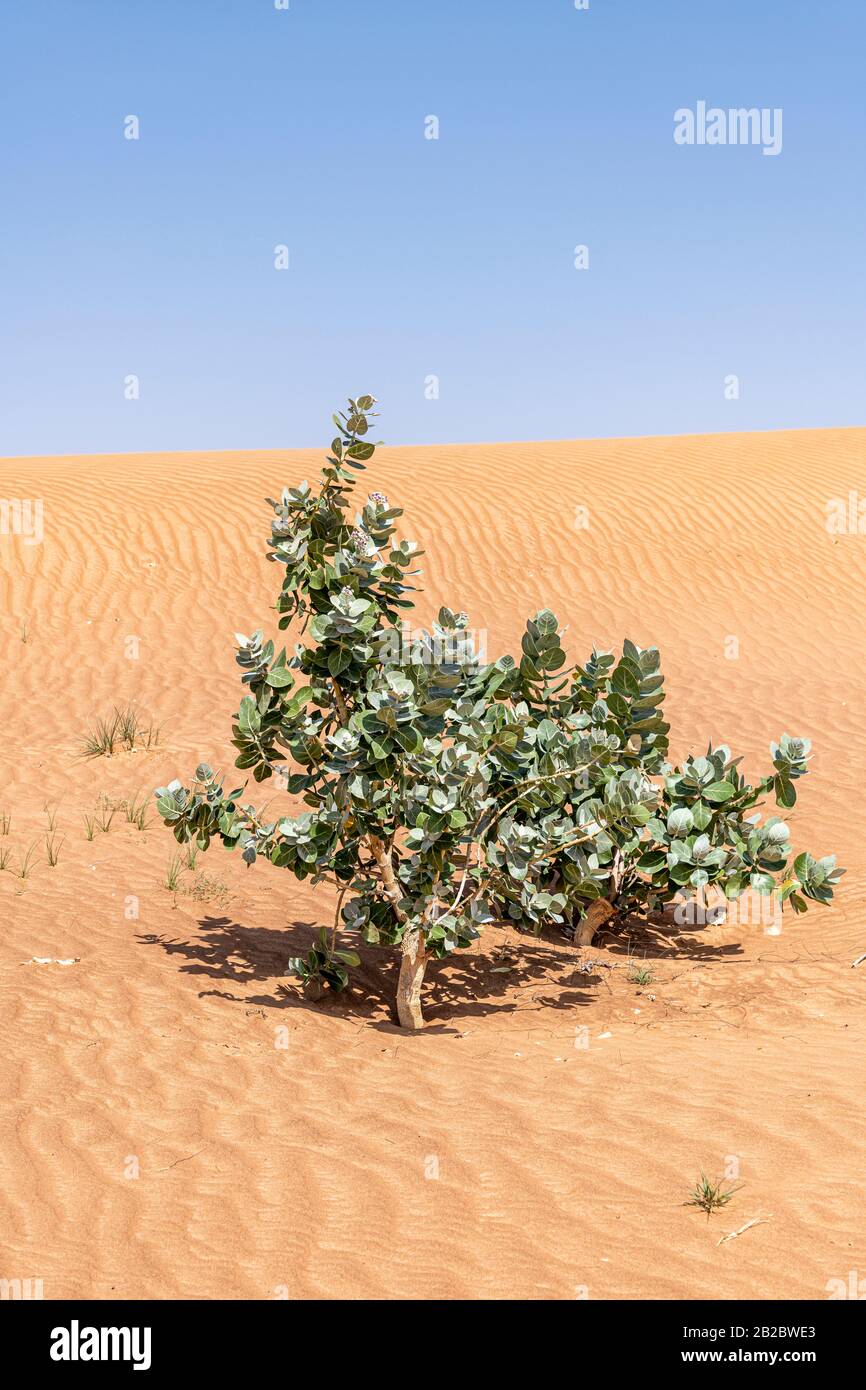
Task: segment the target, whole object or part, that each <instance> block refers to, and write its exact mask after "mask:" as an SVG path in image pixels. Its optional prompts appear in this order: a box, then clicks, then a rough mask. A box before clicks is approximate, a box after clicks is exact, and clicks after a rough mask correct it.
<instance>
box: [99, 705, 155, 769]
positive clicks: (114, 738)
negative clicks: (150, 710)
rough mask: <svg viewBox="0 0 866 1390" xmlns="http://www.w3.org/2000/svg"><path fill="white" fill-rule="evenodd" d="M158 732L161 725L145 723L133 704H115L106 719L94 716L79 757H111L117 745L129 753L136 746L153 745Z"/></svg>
mask: <svg viewBox="0 0 866 1390" xmlns="http://www.w3.org/2000/svg"><path fill="white" fill-rule="evenodd" d="M161 733H162V726H161V725H160V724H154V722H153V720H152V719H151V720H148V721H147V722H145V720H144V718H143V717H142V715H141V714H139V712H138V710H137V709H136V708H135V705H133V704H132V703H129V704H127V705H124V706H123V708H120V707H118V706H117V705H115V707H114V710H113V712H112V714H110V715H109V716H108V718H107V719H97V720H96V721H95V723H94V725H93V727H92V728H91V729H89V730H88V731H87V733H86V735H85V737H84V739H83V741H82V749H81V756H82V757H84V758H110V757H111V756H112V755H113V753H114V752H115V749H117V748H124V749H126V751H127V752H128V753H131V752H133V751H134V750H135V749H136V748H144V749H149V748H155V747H156V746H157V744H158V743H159V740H160V734H161Z"/></svg>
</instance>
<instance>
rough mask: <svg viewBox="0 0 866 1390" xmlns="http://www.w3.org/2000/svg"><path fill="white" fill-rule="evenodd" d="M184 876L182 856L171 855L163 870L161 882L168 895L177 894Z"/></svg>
mask: <svg viewBox="0 0 866 1390" xmlns="http://www.w3.org/2000/svg"><path fill="white" fill-rule="evenodd" d="M183 874H184V862H183V855H181V854H173V855H172V856H171V858H170V859H169V861H168V864H167V865H166V869H165V878H164V880H163V882H164V883H165V886H166V888H167V889H168V890H169V892H170V893H177V892H178V891H179V889H180V881H181V878H182V877H183Z"/></svg>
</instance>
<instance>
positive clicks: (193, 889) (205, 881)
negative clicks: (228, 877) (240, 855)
mask: <svg viewBox="0 0 866 1390" xmlns="http://www.w3.org/2000/svg"><path fill="white" fill-rule="evenodd" d="M185 892H186V894H187V896H188V897H190V898H193V899H194V900H195V902H197V903H211V902H220V903H224V902H225V901H226V900H227V898H228V896H229V889H228V884H227V883H226V881H225V879H222V878H218V877H217V875H216V874H206V873H204V872H202V873H198V874H196V876H195V881H194V883H192V884H190V886H189V887H188V888H187V889H186V890H185Z"/></svg>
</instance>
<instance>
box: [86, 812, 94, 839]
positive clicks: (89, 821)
mask: <svg viewBox="0 0 866 1390" xmlns="http://www.w3.org/2000/svg"><path fill="white" fill-rule="evenodd" d="M95 834H96V817H95V816H85V817H84V836H85V839H87V840H92V839H93V837H94V835H95Z"/></svg>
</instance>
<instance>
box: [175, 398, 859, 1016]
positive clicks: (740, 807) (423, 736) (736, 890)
mask: <svg viewBox="0 0 866 1390" xmlns="http://www.w3.org/2000/svg"><path fill="white" fill-rule="evenodd" d="M373 405H374V398H373V397H372V396H361V397H359V398H358V399H357V400H350V401H349V405H348V411H347V412H341V413H340V414H339V415H335V416H334V420H335V423H336V426H337V434H336V437H335V438H334V440H333V443H332V445H331V452H330V455H329V456H328V458H327V460H326V462H325V465H324V467H323V469H322V472H321V476H320V480H319V483H318V485H317V486H316V487H311V486H310V485H309V484H308V483H307V482H303V483H301V484H300V485H299V486H298V487H293V488H286V489H285V490H284V491H283V493H282V495H281V496H280V498H279V499H277V500H274V499H268V500H269V504H270V506H271V507H272V509H273V512H274V520H273V522H272V526H271V538H270V546H269V552H268V559H269V560H271V561H272V562H273V563H274V564H275V565H276V566H277V567H278V568H279V569H281V570H282V584H281V589H280V594H279V597H278V600H277V612H278V613H279V627H280V628H281V629H285V628H287V627H289V626H290V625H294V628H295V632H296V636H297V641H296V644H295V646H294V647H293V649H292V652H291V655H289V654H287V652H286V650H285V649H281V650H280V651H276V649H275V644H274V642H273V640H270V639H269V640H265V637H264V635H263V633H262V632H256V633H254V634H253V635H252V636H250V637H247V636H246V635H243V634H238V635H237V656H236V660H237V664H238V666H239V667H240V669H241V672H242V676H241V680H242V683H243V685H244V686H245V687H246V693H245V694H244V697H243V699H242V700H241V702H240V707H239V709H238V711H237V714H236V716H235V723H234V728H233V742H234V745H235V747H236V748H237V750H238V756H237V759H236V765H237V767H238V768H240V769H241V770H242V771H243V772H245V773H247V774H249V775H251V776H252V778H253V780H254V781H256V782H263V781H265V780H266V779H268V778H270V777H271V776H272V775H273V774H274V772H275V771H276V770H278V769H280V770H281V771H282V770H284V769H283V764H284V763H285V762H286V759H287V757H288V760H289V763H290V766H291V767H292V771H291V773H290V775H289V776H288V778H287V789H288V791H289V793H291V794H292V795H293V796H296V797H298V796H299V797H301V798H302V801H303V803H304V805H305V806H306V808H307V809H305V810H303V811H301V812H300V813H299V814H287V815H280V816H278V817H277V818H276V819H270V818H267V817H265V816H264V815H262V814H260V813H259V811H257V810H256V809H255V807H254V806H253V805H252V804H251V803H250V802H249V800H248V799H247V783H245V784H244V785H243V786H241V787H238V788H236V789H232V790H229V791H226V790H224V786H223V779H222V777H221V776H220V775H218V774H217V773H214V772H213V771H212V770H211V768H210V767H208V766H206V765H201V766H199V767H198V768H197V770H196V773H195V778H194V781H193V782H192V784H191V786H190V787H188V788H185V787H183V786H182V785H181V784H180V782H178V781H174V782H172V783H170V784H169V786H167V787H163V788H160V789H159V790H158V792H157V798H158V809H159V812H160V814H161V816H162V817H163V819H164V821H165V822H166V824H167V825H169V826H170V827H171V828H172V830H173V831H174V834H175V836H176V838H177V840H178V841H179V842H180V843H182V844H183V843H185V842H188V841H191V840H194V841H195V843H196V844H197V845H198V846H199V847H200V848H201V849H202V850H205V849H207V847H208V845H209V844H210V841H211V840H212V839H213V838H217V839H219V840H221V841H222V842H223V844H225V845H226V846H227V847H228V848H229V849H232V848H235V847H238V848H239V849H240V852H241V853H242V855H243V858H244V859H245V861H246V862H247V864H252V863H254V862H255V860H256V859H258V858H266V859H268V860H270V862H271V863H272V864H274V865H276V866H277V867H280V868H285V869H288V870H289V871H290V872H291V873H293V874H294V875H296V876H297V877H298V878H299V879H305V878H310V879H312V880H313V881H314V882H316V883H318V882H321V881H328V882H330V883H332V884H335V885H336V886H337V888H338V890H339V906H338V909H337V920H336V922H335V924H334V929H333V931H332V932H331V934H330V936H327V935H326V934H322V935H321V937H320V939H319V942H318V945H317V947H316V948H315V950H314V951H313V952H311V954H310V956H309V957H308V958H307V959H306V960H305V961H303V962H300V961H296V962H295V963H294V968H295V969H296V970H297V971H298V972H299V973H300V974H301V975H302V977H303V978H304V979H305V981H309V979H310V978H311V977H313V976H314V977H318V978H319V979H324V980H327V981H329V982H330V983H331V985H332V986H333V987H335V988H336V987H339V986H340V984H341V983H342V982H343V981H344V979H345V974H346V971H345V969H344V966H345V963H346V962H345V953H343V955H341V954H340V950H339V949H338V931H348V932H354V933H357V934H358V935H359V936H361V937H362V938H363V939H364V940H365V941H366V942H368V943H373V944H381V945H392V946H393V945H399V947H400V950H401V966H400V975H399V982H398V987H397V1011H398V1016H399V1019H400V1022H401V1023H402V1024H403V1025H404V1026H405V1027H408V1028H416V1027H419V1026H420V1025H421V1021H422V1020H421V1009H420V990H421V982H422V978H423V972H424V964H425V961H426V959H427V958H428V957H429V956H431V955H432V956H435V957H442V956H445V955H447V954H448V953H449V952H451V951H454V950H456V949H459V948H462V947H466V946H469V945H470V943H471V942H472V941H474V940H475V938H476V937H477V936H478V934H479V931H480V929H481V927H482V926H483V925H484V924H485V923H497V922H499V923H501V922H503V921H507V922H511V923H514V924H515V925H517V926H518V927H520V928H523V929H528V930H531V931H533V932H536V933H538V932H540V931H541V930H542V929H543V928H545V927H548V926H550V925H551V924H559V925H560V926H567V927H571V926H573V927H575V928H576V929H577V939H578V941H579V942H581V943H588V942H589V941H591V939H592V935H593V933H594V932H595V931H596V930H597V929H598V927H599V926H600V925H601V924H602V923H604V922H605V921H607V920H609V919H612V918H616V917H618V916H622V915H624V914H626V913H635V912H636V913H646V912H648V911H652V910H653V909H657V908H660V907H662V905H663V904H665V903H667V902H669V901H670V900H671V899H672V898H674V897H675V896H676V895H678V894H679V895H683V894H684V895H686V896H688V895H693V894H696V893H700V892H702V891H703V890H705V889H714V888H717V889H719V890H721V891H722V892H723V893H724V894H725V895H726V896H727V897H729V898H736V897H738V896H739V895H740V894H742V893H743V892H746V891H747V890H751V891H754V892H757V893H759V894H771V893H774V894H776V895H777V896H778V898H779V899H780V900H781V901H782V902H789V903H790V904H791V906H792V907H793V908H794V909H795V910H797V911H803V910H804V909H805V908H806V907H807V904H808V901H809V900H812V901H815V902H819V903H826V902H829V900H830V899H831V898H832V895H833V888H834V886H835V884H836V882H837V880H838V877H839V875H840V874H841V872H842V870H840V869H838V868H837V867H836V861H835V859H834V858H833V857H832V856H830V857H827V858H823V859H813V858H812V857H811V856H809V855H808V854H800V855H799V856H798V857H797V858H795V859H793V860H792V859H791V846H790V842H789V830H788V826H787V824H786V823H785V821H784V820H782V819H780V818H779V817H778V816H776V815H772V816H770V817H769V818H768V819H766V820H765V819H763V818H762V816H761V813H760V811H758V810H757V809H756V808H757V807H758V804H759V802H760V801H761V799H762V798H763V797H765V796H767V795H768V794H772V795H773V797H774V798H775V801H776V802H777V804H778V805H779V806H781V807H782V808H783V809H785V810H787V809H789V808H790V807H792V806H793V805H794V803H795V801H796V786H795V784H796V783H797V782H798V781H799V779H800V778H801V777H803V776H804V775H805V773H806V771H807V763H808V759H809V743H808V742H807V741H806V740H804V739H796V738H790V737H789V736H788V735H783V737H782V738H781V739H780V741H779V743H778V745H773V746H772V749H771V756H772V769H771V770H769V771H768V772H767V775H766V776H764V777H763V778H761V779H760V780H759V781H757V782H756V783H754V784H752V783H750V782H748V781H747V780H746V778H745V777H744V776H743V775H742V773H741V772H740V770H739V763H740V759H738V758H733V757H732V755H731V753H730V751H729V749H728V748H726V747H724V746H719V747H713V746H712V745H710V747H708V749H707V752H706V753H705V754H704V755H703V756H698V757H688V758H686V760H685V762H683V763H682V764H681V765H677V766H674V765H672V764H671V763H670V761H669V760H668V756H667V755H668V731H669V726H668V724H667V723H666V722H665V720H664V717H663V714H662V709H661V707H662V703H663V701H664V681H663V677H662V674H661V670H660V663H659V654H658V652H657V651H656V650H655V649H654V648H646V649H641V648H640V647H638V646H636V645H635V644H634V643H633V642H629V641H626V642H625V643H624V644H623V648H622V654H621V655H620V656H618V657H617V656H614V655H612V654H611V653H609V652H598V651H594V652H593V653H592V654H591V656H590V657H589V659H588V660H587V661H586V663H585V664H584V665H583V666H574V667H569V666H568V665H567V661H566V655H565V650H564V646H563V639H562V631H561V629H560V627H559V624H558V622H557V619H556V617H555V616H554V615H553V613H550V612H547V611H543V612H540V613H536V614H535V615H534V617H532V618H531V619H530V620H529V621H528V622H527V624H526V630H525V632H524V634H523V638H522V643H521V648H522V650H521V654H520V656H519V658H517V659H515V658H513V657H511V656H508V655H506V656H501V657H499V658H498V659H497V660H495V661H493V662H488V661H486V660H482V659H481V657H480V655H479V653H478V652H477V651H476V647H475V644H474V642H473V640H472V637H471V634H470V632H469V629H468V619H467V616H466V614H465V613H462V612H454V611H452V610H451V609H449V608H444V607H443V608H442V609H440V611H439V616H438V621H437V622H436V623H434V624H433V626H432V629H431V630H430V631H424V632H422V633H420V634H415V635H414V636H411V635H410V633H409V629H408V626H407V625H406V624H405V621H404V619H405V614H406V612H407V611H408V610H411V609H412V608H413V606H414V605H413V600H412V598H411V595H412V593H413V591H414V584H413V581H414V580H415V579H416V577H417V575H418V569H417V559H418V556H419V554H420V553H421V552H419V551H418V549H417V547H416V545H415V544H414V543H412V542H410V541H407V540H399V539H398V538H397V535H396V523H397V520H398V518H399V517H400V516H401V514H402V513H401V509H400V508H399V507H393V506H391V504H390V502H389V501H388V499H387V498H386V497H385V496H384V495H383V494H382V493H380V492H371V493H369V494H368V495H367V496H366V497H365V499H364V500H363V502H362V503H361V505H360V506H356V504H355V500H354V494H355V489H356V482H357V478H358V475H359V474H360V473H361V472H362V471H363V470H364V468H365V466H366V464H367V462H368V461H369V459H370V458H371V456H372V455H373V452H374V449H375V446H374V445H373V444H372V443H371V442H370V441H369V440H368V439H367V437H366V436H367V433H368V429H369V424H370V420H371V418H372V416H373ZM305 637H306V639H307V640H306V641H304V640H303V639H304V638H305ZM302 966H303V968H301V967H302Z"/></svg>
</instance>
